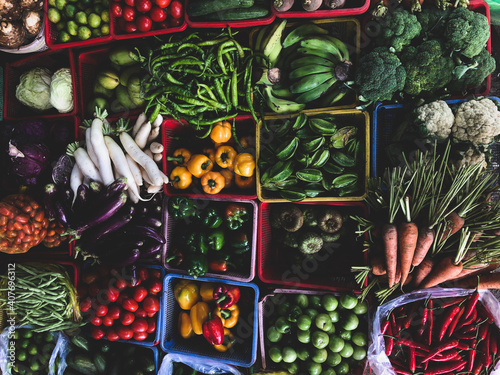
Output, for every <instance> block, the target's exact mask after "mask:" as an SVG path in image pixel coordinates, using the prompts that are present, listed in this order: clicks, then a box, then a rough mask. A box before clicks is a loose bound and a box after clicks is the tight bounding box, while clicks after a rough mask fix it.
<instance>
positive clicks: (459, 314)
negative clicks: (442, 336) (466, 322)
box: [446, 306, 465, 338]
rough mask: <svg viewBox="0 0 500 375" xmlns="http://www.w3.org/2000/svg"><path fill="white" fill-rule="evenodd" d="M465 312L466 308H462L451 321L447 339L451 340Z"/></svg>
mask: <svg viewBox="0 0 500 375" xmlns="http://www.w3.org/2000/svg"><path fill="white" fill-rule="evenodd" d="M464 310H465V308H464V307H463V306H462V307H461V308H460V311H459V312H458V314H457V315H455V317H454V318H453V320H452V321H451V324H450V327H449V328H448V334H447V335H446V337H447V338H450V337H451V335H452V334H453V332H454V331H455V328H456V326H457V324H458V321H459V320H460V317H461V316H462V314H463V313H464Z"/></svg>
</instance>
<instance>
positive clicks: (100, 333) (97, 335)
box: [90, 327, 104, 340]
mask: <svg viewBox="0 0 500 375" xmlns="http://www.w3.org/2000/svg"><path fill="white" fill-rule="evenodd" d="M90 335H91V336H92V338H93V339H96V340H100V339H102V338H103V337H104V330H103V329H102V328H99V327H92V328H90Z"/></svg>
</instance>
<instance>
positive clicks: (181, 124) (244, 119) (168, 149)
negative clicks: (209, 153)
mask: <svg viewBox="0 0 500 375" xmlns="http://www.w3.org/2000/svg"><path fill="white" fill-rule="evenodd" d="M228 121H230V122H231V121H232V120H228ZM235 121H236V133H237V134H238V136H241V135H244V134H245V135H250V136H251V137H255V121H254V119H253V118H252V116H250V115H241V116H237V117H236V118H235ZM161 132H162V141H163V145H164V146H165V149H164V151H163V173H165V174H166V175H167V176H170V173H171V172H172V170H173V169H174V168H175V165H174V164H173V163H172V162H167V156H170V155H171V154H172V153H173V152H174V151H175V150H176V149H177V148H180V147H185V148H187V149H188V150H190V151H191V152H192V153H193V154H201V153H202V150H203V148H204V147H212V148H213V142H212V141H211V139H210V138H209V137H207V138H206V139H200V138H197V137H196V134H195V131H194V129H193V128H192V127H191V126H190V125H189V124H187V123H186V122H185V121H178V120H175V119H165V120H164V121H163V124H162V131H161ZM171 137H176V138H177V137H179V138H180V139H173V138H171ZM254 157H255V156H254ZM193 183H194V182H193ZM164 192H165V194H166V195H168V196H176V195H184V196H188V197H191V198H206V197H211V196H213V197H215V198H218V199H256V198H257V193H256V189H255V186H254V187H252V188H251V189H241V188H238V187H237V186H235V185H233V187H231V188H228V189H222V191H221V192H220V193H218V194H215V195H210V194H206V193H205V192H204V191H203V189H202V188H201V187H199V186H197V187H194V188H188V189H185V190H180V189H175V188H174V187H173V186H172V185H171V184H166V185H164Z"/></svg>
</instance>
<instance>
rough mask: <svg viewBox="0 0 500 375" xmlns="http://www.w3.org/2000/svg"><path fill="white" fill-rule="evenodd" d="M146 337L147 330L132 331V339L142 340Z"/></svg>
mask: <svg viewBox="0 0 500 375" xmlns="http://www.w3.org/2000/svg"><path fill="white" fill-rule="evenodd" d="M147 338H148V333H147V332H134V340H136V341H144V340H146V339H147Z"/></svg>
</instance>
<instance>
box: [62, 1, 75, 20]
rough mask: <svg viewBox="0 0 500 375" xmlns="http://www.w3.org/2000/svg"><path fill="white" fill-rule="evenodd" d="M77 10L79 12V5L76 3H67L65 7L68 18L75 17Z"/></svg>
mask: <svg viewBox="0 0 500 375" xmlns="http://www.w3.org/2000/svg"><path fill="white" fill-rule="evenodd" d="M76 12H77V7H76V5H74V4H68V5H66V8H64V13H65V14H66V17H68V18H73V17H74V16H75V14H76Z"/></svg>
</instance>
